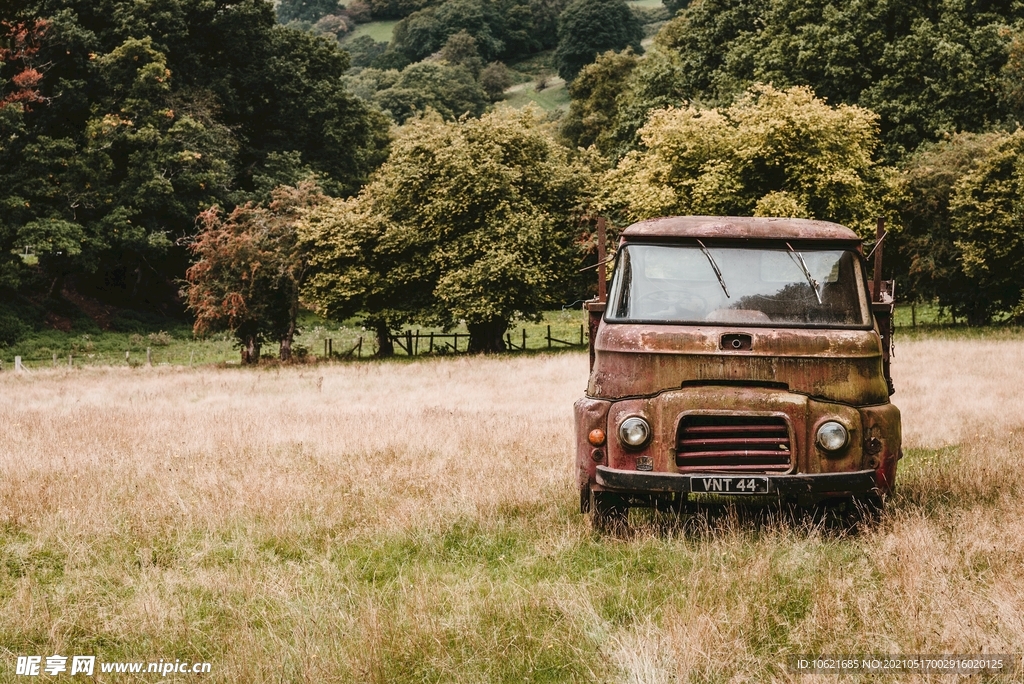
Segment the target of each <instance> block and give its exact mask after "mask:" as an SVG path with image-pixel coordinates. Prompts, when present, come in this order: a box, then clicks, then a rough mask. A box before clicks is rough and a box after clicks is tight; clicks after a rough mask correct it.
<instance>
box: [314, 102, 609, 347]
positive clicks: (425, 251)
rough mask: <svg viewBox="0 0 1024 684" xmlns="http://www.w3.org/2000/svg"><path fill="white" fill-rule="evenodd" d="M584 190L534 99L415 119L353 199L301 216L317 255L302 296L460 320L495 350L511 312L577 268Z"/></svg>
mask: <svg viewBox="0 0 1024 684" xmlns="http://www.w3.org/2000/svg"><path fill="white" fill-rule="evenodd" d="M588 191H589V175H588V172H587V170H586V169H585V168H584V167H582V166H581V165H579V164H578V163H575V162H572V161H571V160H570V159H569V157H568V155H567V151H566V150H564V149H563V148H562V147H560V146H559V145H558V144H557V143H556V142H555V141H554V140H553V139H552V138H551V136H550V135H549V134H548V133H546V132H545V130H544V128H543V127H542V125H541V121H540V118H539V115H538V114H537V112H535V111H533V110H532V109H531V110H525V111H514V110H508V109H499V110H497V111H495V112H491V113H488V114H485V115H484V116H482V117H481V118H479V119H462V120H459V121H455V122H445V121H444V120H442V119H441V117H439V116H437V115H436V114H431V115H426V116H423V117H419V118H416V119H413V120H411V121H410V122H409V123H408V124H406V125H405V126H404V127H403V129H402V131H401V132H400V134H399V136H398V138H397V140H396V141H395V143H394V146H393V148H392V152H391V155H390V156H389V157H388V161H387V162H386V163H385V164H384V166H382V167H381V169H380V170H379V171H378V173H377V174H375V176H374V178H373V179H372V180H371V182H370V183H369V184H367V186H366V187H365V188H364V189H363V191H362V192H361V193H360V195H359V197H358V199H357V200H356V201H355V202H353V203H344V204H336V205H334V206H333V208H332V207H325V208H324V210H323V211H324V212H326V213H327V214H328V215H327V216H320V217H319V218H318V219H317V221H318V222H319V224H318V226H313V227H311V228H310V233H311V234H312V235H314V236H316V237H314V242H315V243H316V244H317V245H318V247H317V251H318V252H319V253H321V254H323V255H327V256H324V257H322V259H323V261H318V262H317V265H316V269H315V270H316V273H315V274H314V276H313V277H312V280H311V281H310V282H311V283H312V286H311V287H312V289H313V292H312V296H311V299H313V300H314V301H316V302H318V303H319V306H321V307H322V308H324V309H325V310H328V311H331V310H334V311H343V312H346V313H347V312H352V311H354V310H357V309H358V310H363V311H364V312H367V313H368V316H369V317H371V318H372V317H377V318H376V319H375V320H384V321H385V322H386V324H388V325H398V324H401V323H402V322H405V321H409V320H418V321H422V322H424V323H430V324H437V325H442V326H444V327H447V328H450V327H452V326H454V325H455V324H457V323H458V322H459V321H465V323H466V325H467V327H468V328H469V331H470V349H471V350H472V351H483V352H491V351H499V350H502V349H504V347H505V345H504V341H503V338H504V335H505V331H506V330H507V329H508V325H509V322H510V321H512V320H513V319H516V318H525V319H535V318H537V317H538V316H539V315H540V312H541V311H542V310H543V308H544V307H545V306H550V305H551V304H552V303H553V299H554V298H555V297H557V296H558V295H560V294H561V290H560V286H561V285H562V284H563V283H564V282H565V280H566V279H567V278H571V276H572V274H573V273H574V272H575V271H576V270H577V269H578V267H579V264H580V263H581V261H582V258H583V256H584V255H583V254H582V253H581V251H580V250H579V248H578V246H577V244H576V237H577V235H576V233H577V231H578V227H579V225H580V215H579V212H580V209H581V207H582V205H583V203H584V201H585V199H586V197H587V193H588ZM332 307H333V309H332Z"/></svg>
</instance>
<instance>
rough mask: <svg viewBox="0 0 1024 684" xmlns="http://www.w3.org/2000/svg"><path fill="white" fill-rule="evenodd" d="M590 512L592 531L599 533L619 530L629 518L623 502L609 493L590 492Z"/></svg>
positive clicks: (617, 496)
mask: <svg viewBox="0 0 1024 684" xmlns="http://www.w3.org/2000/svg"><path fill="white" fill-rule="evenodd" d="M590 510H591V515H592V518H591V521H592V522H593V525H594V529H596V530H600V531H615V530H617V529H621V528H623V527H624V526H625V525H626V520H627V518H628V517H629V506H627V505H626V502H625V500H624V499H623V498H622V497H621V496H619V495H618V494H613V493H611V492H591V505H590Z"/></svg>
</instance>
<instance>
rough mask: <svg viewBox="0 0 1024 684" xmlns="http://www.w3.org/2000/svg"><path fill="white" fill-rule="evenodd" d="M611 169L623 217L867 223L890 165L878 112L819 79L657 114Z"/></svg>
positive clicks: (609, 199) (608, 200)
mask: <svg viewBox="0 0 1024 684" xmlns="http://www.w3.org/2000/svg"><path fill="white" fill-rule="evenodd" d="M640 136H641V138H642V141H643V146H644V149H643V151H638V152H630V153H629V154H627V155H626V156H625V157H624V158H623V159H622V161H621V162H619V164H618V166H617V167H616V168H615V169H613V170H611V171H610V172H609V173H608V174H607V175H606V176H605V178H604V182H603V183H602V187H603V188H605V189H606V190H605V195H604V198H603V206H604V207H605V208H606V209H609V210H615V211H616V212H617V213H618V214H619V215H620V216H621V217H622V219H623V221H624V222H625V221H635V220H639V219H644V218H651V217H654V216H665V215H672V214H710V215H719V214H732V215H751V214H753V215H755V216H766V215H780V214H781V215H786V216H794V217H806V218H818V219H826V220H831V221H837V222H839V223H843V224H846V225H848V226H851V227H853V228H855V229H856V228H859V229H862V230H863V231H867V230H868V229H869V227H870V226H871V225H873V220H874V218H875V217H876V216H877V215H878V213H877V212H878V211H879V207H880V204H879V200H880V194H881V191H882V180H883V178H882V172H881V170H880V169H878V168H877V167H876V165H875V163H874V162H873V160H872V152H873V151H874V149H875V147H876V146H877V144H878V129H877V117H876V116H875V115H874V114H873V113H871V112H869V111H867V110H864V109H861V108H859V107H851V106H846V105H840V106H838V107H830V106H828V104H826V103H825V102H824V101H823V100H820V99H817V98H815V97H814V94H813V93H812V92H811V91H810V89H809V88H800V87H795V88H789V89H787V90H776V89H775V88H772V87H771V86H756V87H754V88H752V89H751V90H749V91H748V92H747V93H746V94H745V95H744V96H743V97H741V98H740V99H738V100H737V101H736V102H735V103H734V104H733V105H731V106H730V107H727V108H724V109H701V108H699V107H696V106H689V107H685V108H680V109H677V108H668V109H663V110H658V111H655V112H653V113H652V114H651V117H650V119H649V120H648V123H647V125H646V126H644V127H643V128H642V129H641V130H640Z"/></svg>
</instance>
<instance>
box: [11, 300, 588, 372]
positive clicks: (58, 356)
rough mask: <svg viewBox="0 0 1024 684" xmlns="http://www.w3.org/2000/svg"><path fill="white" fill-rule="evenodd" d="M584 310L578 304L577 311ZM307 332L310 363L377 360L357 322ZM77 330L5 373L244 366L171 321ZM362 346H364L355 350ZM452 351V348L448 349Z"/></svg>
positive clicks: (512, 331) (579, 315)
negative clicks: (131, 328) (331, 356)
mask: <svg viewBox="0 0 1024 684" xmlns="http://www.w3.org/2000/svg"><path fill="white" fill-rule="evenodd" d="M577 306H578V304H577ZM300 322H301V333H300V334H299V335H298V336H297V337H296V340H295V343H296V344H297V345H298V346H299V347H301V348H303V349H305V350H307V351H308V352H309V354H310V355H311V357H315V358H322V357H323V356H324V341H325V340H330V341H331V349H333V351H334V353H335V354H336V355H339V356H340V355H344V354H346V353H349V352H351V353H349V355H348V357H347V358H349V359H358V358H364V359H365V358H368V357H370V356H373V354H374V351H375V348H374V335H373V332H372V331H371V332H367V331H366V330H365V329H364V328H363V327H362V326H360V325H359V324H358V323H356V322H354V321H348V322H342V323H338V322H336V321H327V320H324V319H321V318H318V317H317V316H315V315H313V314H310V313H304V314H303V315H302V316H301V320H300ZM75 323H76V326H77V327H76V328H75V329H73V330H72V331H70V332H61V331H59V330H45V331H40V332H35V333H32V334H30V335H27V336H26V337H25V338H24V339H22V340H20V341H19V342H18V343H17V344H14V345H11V346H8V347H0V370H2V369H5V368H6V369H7V370H10V369H11V368H12V367H13V364H14V358H15V357H16V356H20V357H21V358H22V363H23V364H24V365H25V366H27V367H29V368H48V367H49V368H52V367H53V366H54V365H55V364H56V365H59V366H62V367H64V366H67V365H68V357H69V356H70V357H71V365H73V366H76V367H78V366H83V365H85V366H96V365H102V366H109V365H116V366H126V367H137V366H140V365H142V364H145V362H146V350H147V349H148V350H149V358H150V362H151V363H152V364H154V365H179V366H180V365H192V366H195V365H203V364H211V363H232V364H237V363H238V362H239V351H238V349H237V348H236V347H235V343H234V340H233V338H232V337H231V335H229V334H227V333H220V334H215V335H212V336H209V337H206V338H203V339H196V338H195V337H194V336H193V335H192V328H191V326H189V325H187V324H185V323H183V322H176V321H173V320H170V319H165V320H163V321H160V322H157V323H148V324H146V325H145V326H140V327H138V328H137V329H136V331H135V332H124V331H115V330H101V329H100V328H99V327H97V325H96V324H95V323H94V322H93V321H91V320H89V319H88V318H86V317H80V318H78V319H76V320H75ZM584 323H585V318H584V314H583V312H582V311H581V310H579V309H565V310H558V311H548V312H546V313H545V314H544V318H543V320H542V321H540V322H538V323H532V322H525V323H523V322H519V323H517V324H515V325H512V326H511V327H510V328H509V333H508V334H509V336H510V337H511V341H512V343H513V344H514V345H516V346H517V347H518V346H521V345H522V343H523V337H522V334H523V332H524V331H525V332H526V348H527V350H533V351H536V350H541V349H547V348H548V342H547V331H548V326H551V336H552V338H554V339H557V340H563V341H565V342H572V343H573V344H576V345H579V342H580V326H581V325H583V324H584ZM408 330H410V331H412V332H416V331H419V332H420V333H421V335H429V334H430V333H431V332H434V333H438V334H441V333H443V332H444V331H442V330H441V329H440V328H429V327H424V326H416V327H413V328H408ZM451 333H459V334H460V335H461V336H462V337H461V339H460V340H459V342H458V344H459V347H458V349H459V351H460V352H464V351H466V345H467V342H468V337H467V335H468V331H467V330H466V326H465V325H460V326H458V327H456V328H454V329H453V330H451V331H448V332H447V333H446V334H451ZM360 339H362V347H361V348H360V349H359V350H356V349H355V348H356V347H357V345H358V344H359V341H360ZM454 343H455V340H453V339H451V338H448V339H445V340H444V342H442V341H441V339H440V338H438V339H437V340H436V344H435V346H436V348H437V349H438V350H439V351H438V353H453V352H454V351H455V350H454V349H453V348H452V347H451V345H453V344H454ZM444 345H448V346H444ZM428 346H429V342H428V340H426V339H422V340H421V342H420V343H419V346H418V347H415V346H414V348H413V351H414V352H415V351H418V352H420V353H421V354H422V353H423V352H425V351H426V350H427V349H428ZM552 346H553V347H554V348H565V347H566V345H564V344H559V343H557V342H555V343H552ZM263 351H264V354H265V355H267V356H268V357H272V356H274V355H275V354H276V353H277V345H276V344H271V345H268V346H266V347H264V350H263ZM395 352H396V355H397V356H399V357H404V356H407V354H406V351H405V350H404V349H403V348H402V347H400V346H396V349H395Z"/></svg>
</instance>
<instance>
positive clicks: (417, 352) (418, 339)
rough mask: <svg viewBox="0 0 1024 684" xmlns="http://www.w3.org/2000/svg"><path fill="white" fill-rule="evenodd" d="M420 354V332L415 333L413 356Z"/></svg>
mask: <svg viewBox="0 0 1024 684" xmlns="http://www.w3.org/2000/svg"><path fill="white" fill-rule="evenodd" d="M419 353H420V331H419V330H417V331H416V346H415V347H413V356H415V355H416V354H419Z"/></svg>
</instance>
